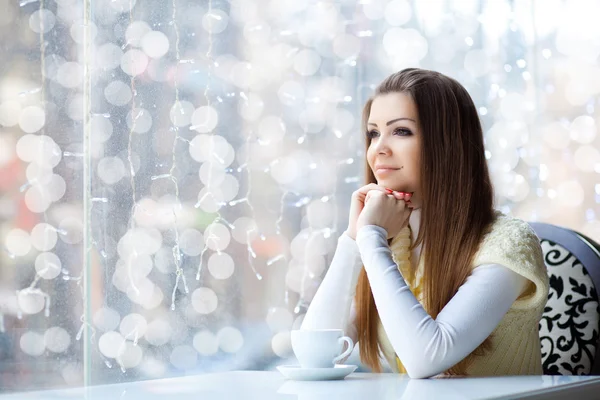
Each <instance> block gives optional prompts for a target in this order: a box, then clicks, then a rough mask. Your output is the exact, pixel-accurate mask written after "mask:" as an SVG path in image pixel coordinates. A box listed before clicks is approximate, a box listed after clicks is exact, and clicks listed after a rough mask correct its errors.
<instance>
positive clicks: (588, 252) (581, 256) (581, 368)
mask: <svg viewBox="0 0 600 400" xmlns="http://www.w3.org/2000/svg"><path fill="white" fill-rule="evenodd" d="M530 225H531V227H532V228H533V229H534V231H535V233H536V234H537V236H538V237H539V238H540V244H541V246H542V251H543V253H544V261H545V263H546V267H547V268H548V276H549V278H550V291H549V293H548V302H547V304H546V308H545V309H544V314H543V316H542V320H541V321H540V326H539V328H540V343H541V347H542V365H543V370H544V374H545V375H600V341H599V338H600V336H599V333H600V299H599V298H598V289H600V250H599V249H600V246H599V245H598V244H597V243H595V242H593V241H592V240H591V239H589V238H587V237H585V236H583V235H581V234H579V233H577V232H574V231H572V230H569V229H566V228H562V227H559V226H555V225H551V224H546V223H541V222H531V223H530Z"/></svg>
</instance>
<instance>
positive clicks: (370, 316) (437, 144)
mask: <svg viewBox="0 0 600 400" xmlns="http://www.w3.org/2000/svg"><path fill="white" fill-rule="evenodd" d="M387 93H403V94H405V95H408V96H410V97H411V98H412V100H413V101H414V102H415V105H416V108H417V112H418V124H419V127H420V132H421V136H422V139H421V168H420V171H421V172H420V174H421V176H420V182H421V193H420V195H421V198H422V206H421V222H420V228H419V234H418V237H417V239H416V241H415V243H413V244H412V247H413V248H414V247H416V246H418V245H419V244H420V243H422V250H421V254H422V256H423V257H425V263H424V270H423V285H424V287H423V306H424V307H425V310H427V312H428V313H429V315H430V316H431V317H432V318H433V319H435V318H437V315H438V314H439V312H440V311H441V310H442V308H443V307H444V306H445V305H446V304H447V303H448V301H450V299H451V298H452V297H453V296H454V294H455V293H456V292H457V291H458V288H459V287H460V286H461V285H462V284H463V283H464V282H465V280H466V279H467V277H468V275H469V274H470V273H471V270H472V267H471V263H472V261H473V258H474V256H475V253H476V252H477V250H478V248H479V243H480V241H481V239H482V237H483V236H484V235H485V233H486V232H487V230H488V229H489V227H490V226H491V223H492V222H493V220H494V208H493V202H494V193H493V188H492V184H491V180H490V176H489V172H488V167H487V164H486V160H485V150H484V144H483V132H482V129H481V123H480V121H479V117H478V116H477V111H476V109H475V105H474V104H473V100H472V99H471V97H470V96H469V94H468V92H467V91H466V90H465V88H464V87H463V86H462V85H461V84H460V83H458V82H457V81H455V80H454V79H452V78H449V77H447V76H445V75H443V74H441V73H438V72H434V71H427V70H422V69H415V68H409V69H405V70H402V71H400V72H397V73H394V74H392V75H391V76H389V77H388V78H386V79H385V80H384V81H383V82H382V83H381V84H380V85H379V86H378V87H377V89H376V90H375V94H374V96H373V97H372V98H370V99H369V100H368V101H367V102H366V104H365V107H364V110H363V120H362V129H363V132H364V133H365V137H366V146H367V148H368V147H369V144H370V140H369V138H368V137H367V135H366V132H367V120H368V118H369V114H370V112H371V104H372V102H373V99H374V98H375V97H377V96H379V95H383V94H387ZM366 181H367V183H376V182H377V181H376V179H375V176H374V175H373V172H372V171H371V169H370V168H369V165H368V164H366ZM414 272H415V271H413V273H412V275H413V276H414ZM356 310H357V320H356V323H357V330H358V341H359V342H360V357H361V359H362V361H363V362H364V363H365V364H366V365H368V366H369V367H371V369H372V370H373V371H375V372H381V364H380V362H379V354H380V350H379V349H380V347H379V342H378V339H377V320H378V313H377V308H376V306H375V301H374V299H373V293H372V292H371V287H370V285H369V280H368V278H367V275H366V273H365V270H364V268H363V269H362V271H361V273H360V275H359V279H358V283H357V287H356ZM465 312H468V310H465ZM489 347H490V338H488V339H486V340H485V341H484V342H483V343H482V344H481V345H480V346H479V347H478V348H477V349H476V351H474V352H473V353H471V354H470V355H469V356H467V357H466V358H465V359H464V360H462V361H461V362H459V363H458V364H456V365H455V366H453V367H452V368H450V369H449V370H448V371H446V372H447V373H449V374H453V375H464V374H465V370H466V368H467V367H468V364H469V363H470V361H472V359H473V357H476V356H477V355H479V354H483V352H485V350H487V349H489Z"/></svg>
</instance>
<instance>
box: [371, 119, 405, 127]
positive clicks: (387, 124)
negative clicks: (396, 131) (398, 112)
mask: <svg viewBox="0 0 600 400" xmlns="http://www.w3.org/2000/svg"><path fill="white" fill-rule="evenodd" d="M404 120H406V121H412V122H415V123H416V121H415V120H414V119H412V118H396V119H393V120H391V121H388V122H386V124H385V125H386V126H390V125H391V124H393V123H394V122H398V121H404ZM368 125H373V126H377V124H376V123H374V122H369V123H368Z"/></svg>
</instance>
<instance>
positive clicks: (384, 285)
mask: <svg viewBox="0 0 600 400" xmlns="http://www.w3.org/2000/svg"><path fill="white" fill-rule="evenodd" d="M386 237H387V232H386V231H385V229H383V228H381V227H379V226H375V225H368V226H365V227H363V228H361V229H360V230H359V232H358V234H357V244H358V248H359V251H360V254H361V257H362V260H363V263H364V266H365V270H366V272H367V276H368V278H369V282H370V284H371V290H372V292H373V297H374V299H375V304H376V306H377V310H378V313H379V317H380V319H381V323H382V325H383V327H384V329H385V331H386V334H387V336H388V338H389V339H390V343H391V344H392V347H393V348H394V351H395V352H396V354H397V355H398V357H399V358H400V360H401V361H402V364H403V365H404V367H405V368H406V371H407V372H408V375H409V376H410V377H411V378H427V377H431V376H435V375H437V374H439V373H441V372H443V371H445V370H447V369H448V368H451V367H452V366H454V365H455V364H456V363H458V362H459V361H461V360H462V359H463V358H465V357H466V356H467V355H469V354H470V353H471V352H472V351H473V350H475V349H476V348H477V347H478V346H479V345H480V344H481V343H482V342H483V341H484V340H485V339H486V338H487V337H488V336H489V335H490V334H491V333H492V331H493V330H494V329H495V328H496V327H497V326H498V324H499V323H500V321H501V320H502V318H503V317H504V315H505V314H506V312H507V311H508V310H509V309H510V307H511V305H512V304H513V302H514V301H515V300H516V299H517V298H518V296H519V295H520V294H521V292H522V291H523V290H524V289H525V287H526V285H527V283H528V280H527V279H526V278H524V277H522V276H521V275H519V274H517V273H516V272H513V271H512V270H510V269H509V268H506V267H504V266H502V265H499V264H485V265H482V266H478V267H477V268H474V269H473V272H472V274H471V275H470V276H469V277H468V278H467V280H466V282H465V283H464V284H463V285H462V286H461V287H460V288H459V290H458V291H457V293H456V294H455V295H454V297H453V298H452V299H451V300H450V301H449V302H448V304H447V305H446V306H445V307H444V308H443V309H442V311H441V312H440V313H439V315H438V317H437V319H435V320H434V319H433V318H431V316H430V315H429V314H427V312H426V311H425V309H424V308H423V306H422V305H421V304H420V303H419V301H418V300H417V299H416V298H415V296H414V295H413V294H412V292H411V291H410V288H409V287H408V285H407V284H406V282H405V281H404V278H403V277H402V275H401V273H400V271H399V270H398V268H397V266H396V264H395V263H394V261H393V259H392V256H391V250H390V249H389V246H388V244H387V240H386Z"/></svg>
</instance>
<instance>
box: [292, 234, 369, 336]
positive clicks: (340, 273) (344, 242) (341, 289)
mask: <svg viewBox="0 0 600 400" xmlns="http://www.w3.org/2000/svg"><path fill="white" fill-rule="evenodd" d="M361 267H362V261H361V259H360V253H359V251H358V247H357V245H356V242H355V241H354V240H352V239H351V238H350V237H349V236H347V234H345V233H344V234H342V235H341V236H340V238H339V239H338V245H337V248H336V250H335V254H334V256H333V259H332V261H331V264H330V266H329V269H328V271H327V273H326V275H325V278H324V279H323V281H322V282H321V284H320V285H319V288H318V289H317V292H316V294H315V296H314V298H313V300H312V302H311V303H310V306H309V307H308V310H307V312H306V315H305V317H304V321H303V322H302V326H301V329H346V327H347V324H348V323H349V314H350V306H351V304H352V298H353V297H354V293H355V290H356V283H357V281H358V274H359V272H360V269H361Z"/></svg>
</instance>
